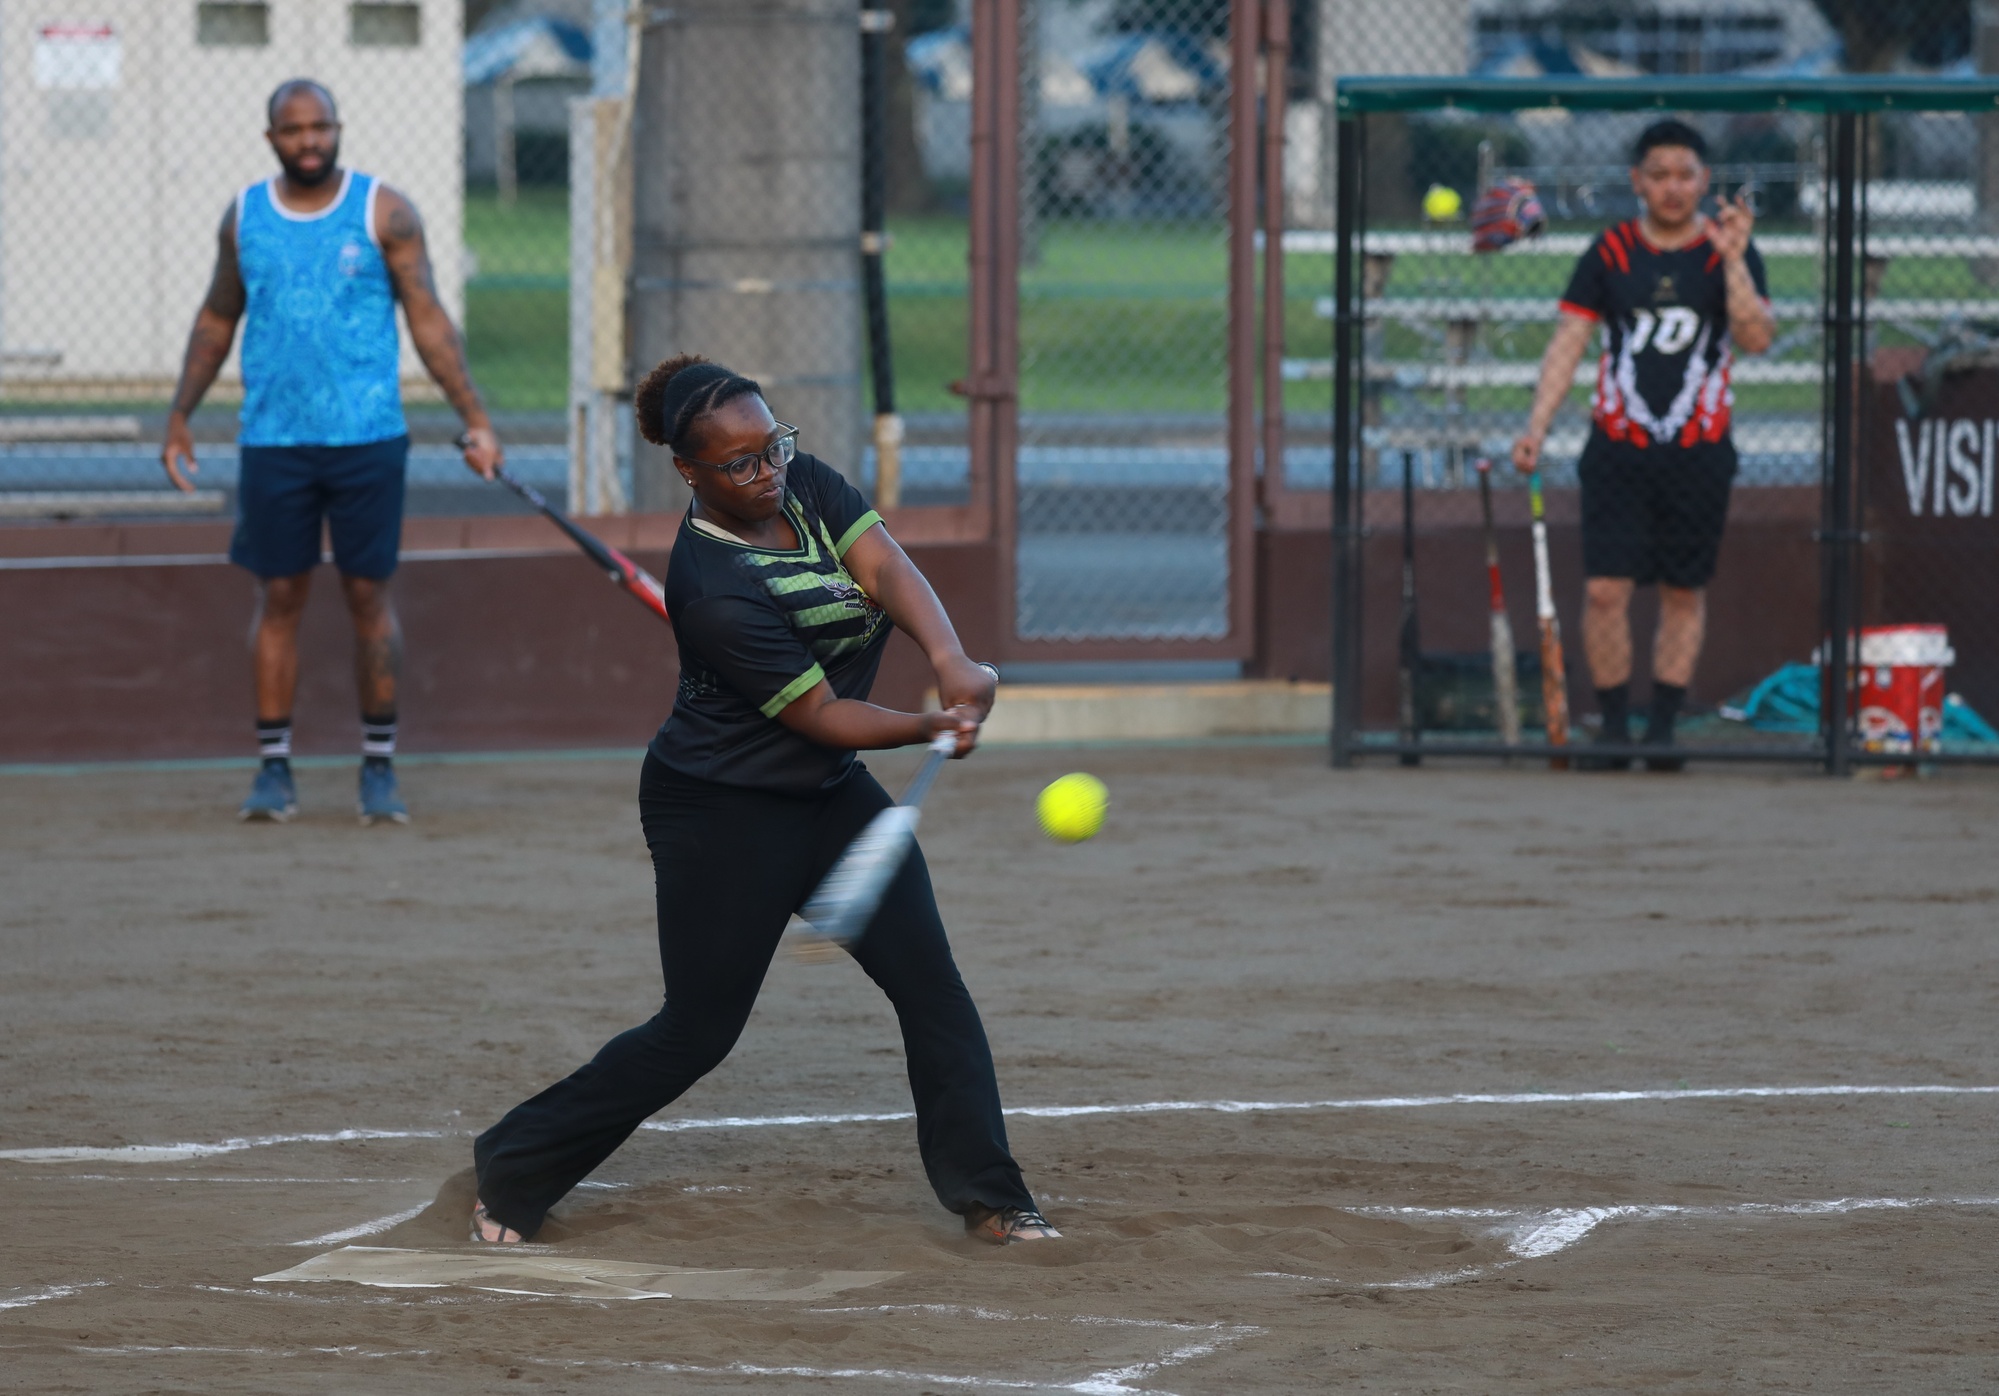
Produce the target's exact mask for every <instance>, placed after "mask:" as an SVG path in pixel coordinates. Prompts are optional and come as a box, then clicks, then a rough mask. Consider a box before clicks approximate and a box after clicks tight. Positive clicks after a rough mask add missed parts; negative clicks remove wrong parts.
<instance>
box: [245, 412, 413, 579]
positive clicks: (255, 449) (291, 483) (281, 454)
mask: <svg viewBox="0 0 1999 1396" xmlns="http://www.w3.org/2000/svg"><path fill="white" fill-rule="evenodd" d="M409 453H410V439H409V438H408V437H407V436H394V437H390V438H389V439H388V440H387V441H370V442H367V443H365V444H363V445H360V446H245V447H243V448H242V469H241V472H240V474H239V475H238V478H237V485H236V536H235V537H234V538H233V539H232V540H231V541H230V544H229V560H230V561H231V562H233V563H235V564H236V565H237V566H238V567H247V568H249V569H250V571H251V572H253V573H255V574H256V575H257V576H258V577H260V578H262V579H263V580H265V581H269V580H270V579H271V578H273V577H295V576H297V575H298V574H299V573H301V572H310V571H311V570H312V569H313V568H315V567H317V566H318V565H319V538H320V528H321V526H322V524H323V525H324V526H325V529H326V532H327V533H328V534H330V535H331V536H332V539H333V561H334V563H335V565H337V566H338V567H339V568H340V570H341V571H342V572H344V573H346V574H347V575H348V576H350V577H365V578H368V579H369V580H370V581H378V582H379V581H384V580H386V579H387V578H388V577H389V575H390V574H391V573H393V572H394V571H395V570H396V553H397V551H398V549H400V548H401V547H402V541H403V481H404V476H405V474H406V473H407V472H406V467H407V465H408V462H409Z"/></svg>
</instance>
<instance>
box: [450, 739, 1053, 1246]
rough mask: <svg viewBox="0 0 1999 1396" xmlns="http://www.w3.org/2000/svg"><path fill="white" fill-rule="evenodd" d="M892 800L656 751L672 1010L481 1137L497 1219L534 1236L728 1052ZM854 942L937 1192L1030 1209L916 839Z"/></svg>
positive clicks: (648, 805)
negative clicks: (667, 757) (880, 999)
mask: <svg viewBox="0 0 1999 1396" xmlns="http://www.w3.org/2000/svg"><path fill="white" fill-rule="evenodd" d="M890 803H891V801H890V799H889V797H888V794H887V792H886V791H884V790H883V789H882V788H881V785H880V784H879V783H878V782H877V781H876V780H875V778H874V777H873V776H871V775H869V774H868V772H867V771H866V769H865V768H862V769H857V770H855V771H854V773H853V774H852V775H851V776H849V777H848V778H847V779H846V780H845V781H844V782H842V783H841V784H840V786H839V787H838V788H837V789H834V790H832V791H829V792H827V793H825V794H822V795H818V796H815V797H811V798H807V799H800V798H795V797H791V796H785V795H775V794H770V793H767V792H764V791H759V790H743V789H738V788H735V787H733V786H725V785H716V784H713V783H712V782H709V781H703V780H696V779H693V778H692V777H689V776H684V775H680V774H678V773H676V772H674V771H671V770H669V769H668V768H667V767H666V766H665V765H664V764H663V763H661V762H660V761H659V760H658V759H657V758H656V757H653V756H651V755H650V754H649V755H648V756H647V757H646V762H645V769H644V772H643V773H642V775H641V777H640V780H639V818H640V823H641V824H642V825H643V827H644V829H645V837H646V844H647V846H648V847H649V848H651V850H652V862H653V871H654V876H655V880H656V886H657V890H658V898H659V958H660V963H661V966H662V967H663V968H664V970H665V972H666V1003H665V1006H664V1007H662V1008H661V1009H660V1011H659V1012H658V1013H657V1014H656V1015H654V1016H653V1018H651V1019H650V1020H649V1021H647V1022H645V1023H641V1024H640V1025H639V1026H638V1027H635V1028H633V1029H631V1030H630V1031H629V1032H624V1033H620V1034H619V1035H618V1036H616V1037H614V1038H612V1039H611V1040H610V1041H609V1042H607V1043H605V1044H604V1046H603V1047H602V1048H601V1049H600V1050H599V1051H598V1053H597V1055H596V1056H595V1057H594V1058H593V1059H592V1060H591V1061H590V1062H588V1063H587V1064H586V1065H584V1066H583V1067H581V1068H579V1069H578V1070H577V1071H576V1072H575V1073H574V1074H573V1075H571V1076H568V1077H566V1078H565V1079H563V1080H561V1081H558V1082H556V1083H555V1084H554V1085H552V1086H550V1087H549V1088H548V1089H547V1090H545V1091H543V1092H542V1093H541V1094H540V1095H537V1096H535V1097H534V1098H533V1099H531V1100H527V1101H524V1102H523V1103H522V1104H520V1105H517V1106H515V1107H514V1108H513V1109H512V1110H510V1111H508V1112H507V1114H506V1116H505V1117H504V1118H503V1119H502V1120H501V1121H500V1122H499V1123H498V1124H496V1125H494V1126H493V1127H492V1128H491V1129H489V1130H487V1131H486V1132H485V1133H484V1134H482V1135H480V1136H479V1138H478V1139H477V1141H475V1142H474V1144H473V1146H472V1157H473V1161H474V1162H475V1163H476V1164H477V1166H478V1171H479V1196H480V1199H481V1200H482V1201H483V1202H484V1203H485V1204H486V1209H487V1211H488V1212H489V1213H491V1215H493V1216H494V1217H496V1218H497V1219H499V1220H500V1221H502V1222H504V1223H506V1224H507V1225H508V1226H510V1227H512V1228H513V1229H514V1230H516V1231H519V1232H520V1233H522V1234H523V1235H526V1236H532V1235H533V1234H534V1233H535V1231H536V1230H537V1229H538V1228H539V1227H540V1226H541V1223H542V1218H543V1217H544V1216H546V1215H547V1213H548V1209H549V1208H550V1207H553V1206H554V1205H555V1203H556V1202H557V1201H558V1200H560V1199H561V1197H562V1196H563V1195H564V1194H565V1193H567V1192H568V1191H569V1190H570V1189H571V1188H573V1187H575V1186H576V1184H577V1183H579V1182H581V1181H582V1180H583V1179H584V1178H585V1177H587V1176H588V1175H589V1173H590V1171H591V1170H592V1169H594V1168H596V1167H597V1165H598V1164H600V1163H602V1162H603V1161H604V1160H605V1159H606V1158H608V1157H610V1155H611V1152H612V1151H613V1150H614V1149H616V1148H617V1147H618V1146H619V1145H620V1144H622V1143H624V1141H625V1139H626V1137H627V1136H629V1135H630V1134H631V1133H632V1131H633V1130H635V1129H637V1128H638V1127H639V1124H640V1122H641V1121H643V1120H644V1119H645V1118H646V1117H647V1116H649V1115H651V1114H653V1113H654V1112H655V1111H657V1110H659V1109H661V1108H662V1107H664V1106H666V1105H667V1104H669V1103H671V1102H672V1101H674V1100H676V1099H678V1098H679V1096H680V1095H681V1093H682V1092H684V1091H686V1090H687V1088H688V1087H689V1086H692V1085H693V1084H694V1083H695V1082H696V1081H698V1080H700V1079H701V1078H702V1077H703V1076H705V1075H706V1074H707V1073H708V1072H710V1071H712V1070H713V1069H714V1068H715V1067H716V1066H717V1065H719V1064H720V1063H721V1061H722V1059H723V1058H724V1057H726V1056H728V1055H729V1050H730V1048H732V1047H734V1046H735V1043H736V1038H737V1037H738V1036H739V1035H740V1034H741V1032H742V1030H743V1024H744V1023H745V1022H746V1021H747V1020H748V1018H749V1016H750V1009H751V1007H752V1006H753V1005H754V1004H755V1003H756V998H757V991H758V989H759V988H761V987H762V984H763V978H764V973H765V971H766V970H768V969H769V967H770V960H771V956H772V954H773V953H775V951H776V949H777V944H778V940H779V938H780V937H781V936H782V935H783V933H784V927H785V923H786V922H787V921H788V920H789V919H790V917H791V914H792V913H793V912H795V911H797V910H798V908H799V907H801V906H803V905H804V904H805V899H806V898H807V897H809V896H810V895H811V894H812V890H813V888H815V887H816V886H818V884H819V880H820V878H821V877H822V876H824V875H825V873H826V871H827V869H828V868H830V867H831V866H832V864H833V863H834V861H835V860H836V859H837V858H838V857H839V856H840V854H841V852H842V851H843V850H845V848H846V847H847V845H848V843H849V842H851V841H852V839H853V838H854V836H855V835H856V834H858V833H859V832H860V831H861V829H862V828H863V827H865V826H866V824H867V822H868V820H869V819H871V818H873V817H874V815H875V813H876V811H878V810H881V809H883V808H884V807H886V806H887V805H889V804H890ZM853 955H854V959H855V960H857V961H858V962H859V963H860V966H861V968H862V969H863V970H865V971H866V972H867V974H868V977H869V978H870V979H873V980H874V981H875V983H876V984H878V985H880V986H881V989H882V992H883V993H885V994H887V995H888V998H889V1002H890V1003H891V1004H893V1005H894V1007H895V1013H896V1017H897V1019H899V1020H900V1022H901V1024H902V1045H903V1052H904V1055H905V1056H906V1057H907V1059H908V1064H909V1089H910V1093H911V1094H912V1095H913V1096H914V1097H915V1100H916V1145H917V1148H918V1150H920V1151H921V1153H922V1156H923V1167H924V1170H925V1172H926V1173H928V1175H929V1178H930V1186H931V1187H932V1188H934V1189H935V1190H936V1192H937V1198H938V1200H939V1201H940V1202H942V1203H943V1204H944V1205H945V1206H946V1207H948V1208H949V1209H950V1210H952V1211H954V1212H958V1213H961V1214H962V1213H968V1212H972V1211H974V1210H976V1209H978V1208H980V1207H1032V1206H1033V1205H1034V1202H1033V1199H1032V1197H1031V1196H1030V1195H1029V1193H1028V1191H1027V1186H1026V1184H1025V1183H1024V1182H1022V1180H1021V1176H1020V1166H1019V1165H1018V1164H1016V1163H1015V1162H1014V1161H1013V1156H1012V1154H1010V1153H1009V1152H1008V1150H1007V1142H1006V1123H1005V1120H1004V1119H1003V1118H1002V1116H1001V1113H1000V1098H999V1083H998V1082H997V1081H996V1080H995V1079H994V1076H993V1058H992V1051H991V1049H990V1048H989V1047H988V1046H987V1045H986V1033H985V1028H984V1027H983V1026H982V1025H981V1024H980V1022H979V1011H978V1009H977V1008H976V1007H975V1006H974V1005H973V1003H972V997H971V995H970V994H969V993H968V992H966V989H965V982H964V980H963V979H962V978H960V977H959V974H958V967H957V965H956V964H955V963H954V962H953V961H952V959H951V947H950V945H949V943H948V942H947V941H946V940H945V938H944V923H943V921H942V920H941V919H940V918H939V916H938V914H937V900H936V898H935V897H934V896H933V895H932V893H931V890H930V872H929V869H928V868H927V867H926V866H925V865H924V862H923V854H922V851H921V850H920V849H912V850H911V852H910V856H909V860H908V862H906V863H905V864H904V865H903V868H902V871H901V873H900V874H899V875H898V876H897V877H896V879H895V881H894V882H893V883H891V884H890V887H889V890H888V893H887V895H886V896H885V897H884V898H883V900H882V906H881V910H880V912H879V913H878V914H877V916H876V917H875V920H874V923H873V925H872V926H871V927H870V928H869V930H868V933H867V934H866V935H865V936H863V937H862V938H861V940H860V942H859V943H858V944H857V945H856V946H855V947H854V951H853Z"/></svg>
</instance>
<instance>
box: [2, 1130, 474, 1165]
mask: <svg viewBox="0 0 1999 1396" xmlns="http://www.w3.org/2000/svg"><path fill="white" fill-rule="evenodd" d="M447 1137H448V1132H447V1131H445V1130H441V1129H337V1130H333V1131H330V1132H328V1133H323V1134H262V1135H257V1136H255V1137H253V1138H244V1139H223V1140H218V1141H217V1142H215V1143H213V1144H117V1145H112V1146H108V1147H104V1148H94V1147H90V1146H84V1145H78V1146H74V1147H72V1146H67V1145H65V1146H59V1147H56V1148H50V1149H0V1159H6V1160H9V1161H12V1162H17V1163H185V1162H187V1161H188V1160H189V1159H197V1158H214V1157H215V1156H216V1155H218V1154H237V1153H241V1152H242V1151H243V1150H245V1149H268V1148H270V1147H271V1146H272V1145H274V1144H348V1143H352V1142H354V1141H356V1140H365V1139H443V1138H447Z"/></svg>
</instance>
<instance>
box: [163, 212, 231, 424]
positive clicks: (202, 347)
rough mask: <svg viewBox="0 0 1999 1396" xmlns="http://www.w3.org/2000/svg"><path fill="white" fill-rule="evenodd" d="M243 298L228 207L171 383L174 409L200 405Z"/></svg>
mask: <svg viewBox="0 0 1999 1396" xmlns="http://www.w3.org/2000/svg"><path fill="white" fill-rule="evenodd" d="M245 300H246V293H245V291H244V288H243V274H242V270H241V268H239V267H238V266H237V264H236V210H235V208H234V207H233V206H232V207H231V208H230V209H229V211H228V212H226V213H224V214H223V215H222V227H221V229H220V230H219V231H218V233H217V235H216V251H215V274H214V275H213V276H212V277H210V278H209V282H208V294H207V295H206V296H205V297H203V298H202V302H201V309H200V310H199V311H197V312H196V313H195V317H194V328H193V329H192V330H191V331H189V333H188V337H187V352H186V353H185V354H184V355H183V356H182V359H181V370H180V381H179V382H178V383H176V384H175V385H174V398H173V410H174V411H176V412H180V413H182V414H187V413H192V412H193V411H194V409H195V408H196V407H198V406H200V405H201V399H202V397H203V396H204V395H206V394H207V392H208V389H209V386H210V385H211V384H213V383H214V382H215V375H216V374H218V373H220V372H221V371H222V363H223V361H224V360H225V359H227V358H228V357H229V346H230V344H231V343H233V342H234V341H235V338H236V322H237V320H239V319H240V318H242V314H243V307H244V303H245Z"/></svg>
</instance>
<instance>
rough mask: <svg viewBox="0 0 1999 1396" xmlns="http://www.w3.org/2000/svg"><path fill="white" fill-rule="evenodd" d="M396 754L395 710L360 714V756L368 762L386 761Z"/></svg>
mask: <svg viewBox="0 0 1999 1396" xmlns="http://www.w3.org/2000/svg"><path fill="white" fill-rule="evenodd" d="M395 754H396V710H395V709H394V708H391V709H389V710H388V711H387V712H386V713H362V714H361V755H362V756H364V757H366V758H367V759H368V760H370V761H388V760H390V759H392V758H393V757H394V756H395Z"/></svg>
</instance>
